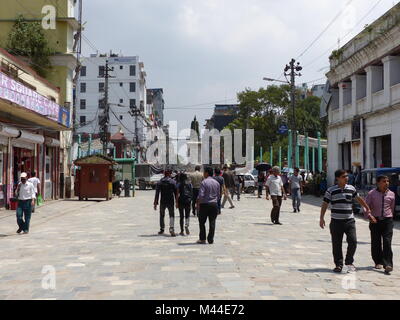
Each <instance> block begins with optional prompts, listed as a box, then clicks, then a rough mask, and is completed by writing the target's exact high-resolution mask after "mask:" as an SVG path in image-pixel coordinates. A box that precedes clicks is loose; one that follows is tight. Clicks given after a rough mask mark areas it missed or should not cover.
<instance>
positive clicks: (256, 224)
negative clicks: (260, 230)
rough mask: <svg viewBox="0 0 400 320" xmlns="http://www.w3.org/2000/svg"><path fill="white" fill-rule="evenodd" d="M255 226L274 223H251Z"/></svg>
mask: <svg viewBox="0 0 400 320" xmlns="http://www.w3.org/2000/svg"><path fill="white" fill-rule="evenodd" d="M253 224H254V225H255V226H273V225H274V224H273V223H272V222H271V223H253Z"/></svg>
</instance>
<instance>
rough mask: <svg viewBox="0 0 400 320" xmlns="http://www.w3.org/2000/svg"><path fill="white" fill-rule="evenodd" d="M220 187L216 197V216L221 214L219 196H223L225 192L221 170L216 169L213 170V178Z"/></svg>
mask: <svg viewBox="0 0 400 320" xmlns="http://www.w3.org/2000/svg"><path fill="white" fill-rule="evenodd" d="M213 178H214V179H215V180H216V181H217V182H218V183H219V185H220V189H219V192H220V194H219V197H218V202H217V204H218V214H221V197H222V196H221V195H222V194H224V192H225V182H224V178H223V177H222V176H221V169H218V168H216V169H215V170H214V177H213Z"/></svg>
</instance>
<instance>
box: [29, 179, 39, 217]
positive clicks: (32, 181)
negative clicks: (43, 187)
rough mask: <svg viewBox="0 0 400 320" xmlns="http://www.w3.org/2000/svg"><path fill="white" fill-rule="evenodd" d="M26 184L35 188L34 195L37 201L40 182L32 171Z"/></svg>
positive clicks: (33, 210) (33, 209)
mask: <svg viewBox="0 0 400 320" xmlns="http://www.w3.org/2000/svg"><path fill="white" fill-rule="evenodd" d="M28 182H30V183H32V184H33V186H34V187H35V194H36V199H37V197H38V195H39V190H40V180H39V178H37V177H36V172H34V171H33V172H32V173H31V177H30V178H29V179H28ZM32 212H35V204H33V208H32Z"/></svg>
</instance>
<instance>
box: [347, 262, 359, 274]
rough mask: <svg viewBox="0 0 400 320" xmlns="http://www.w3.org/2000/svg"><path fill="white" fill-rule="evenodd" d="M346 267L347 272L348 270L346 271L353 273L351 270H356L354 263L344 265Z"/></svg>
mask: <svg viewBox="0 0 400 320" xmlns="http://www.w3.org/2000/svg"><path fill="white" fill-rule="evenodd" d="M346 267H347V272H348V273H353V272H356V271H357V269H356V267H355V266H354V264H349V265H346Z"/></svg>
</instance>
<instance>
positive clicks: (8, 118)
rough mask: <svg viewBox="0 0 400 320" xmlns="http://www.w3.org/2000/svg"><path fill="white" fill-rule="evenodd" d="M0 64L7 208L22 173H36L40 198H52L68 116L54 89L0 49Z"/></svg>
mask: <svg viewBox="0 0 400 320" xmlns="http://www.w3.org/2000/svg"><path fill="white" fill-rule="evenodd" d="M0 61H1V65H0V206H1V207H7V208H8V207H9V206H10V199H11V198H12V197H13V193H14V190H15V188H16V186H17V184H18V182H19V179H20V175H21V173H22V172H27V173H28V174H31V173H32V172H36V173H37V177H38V178H39V179H40V180H41V182H42V183H41V190H39V192H40V193H41V194H42V195H43V198H44V199H58V198H59V197H62V196H63V195H64V187H65V183H64V178H65V175H64V173H65V172H64V171H63V169H64V166H63V159H64V155H66V153H67V152H68V148H69V146H68V145H66V143H65V141H66V139H65V137H64V135H65V133H67V132H69V131H70V129H69V127H70V111H69V109H67V108H64V107H62V106H60V104H59V103H60V89H59V88H57V87H56V86H54V85H52V84H50V83H49V81H47V80H45V79H43V78H41V77H40V76H38V75H37V73H36V72H35V71H34V70H32V69H31V68H30V67H29V65H27V64H26V63H25V62H24V61H22V60H20V59H18V58H17V57H14V56H12V55H11V54H9V53H8V52H7V51H5V50H4V49H1V48H0ZM67 193H68V192H67Z"/></svg>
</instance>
